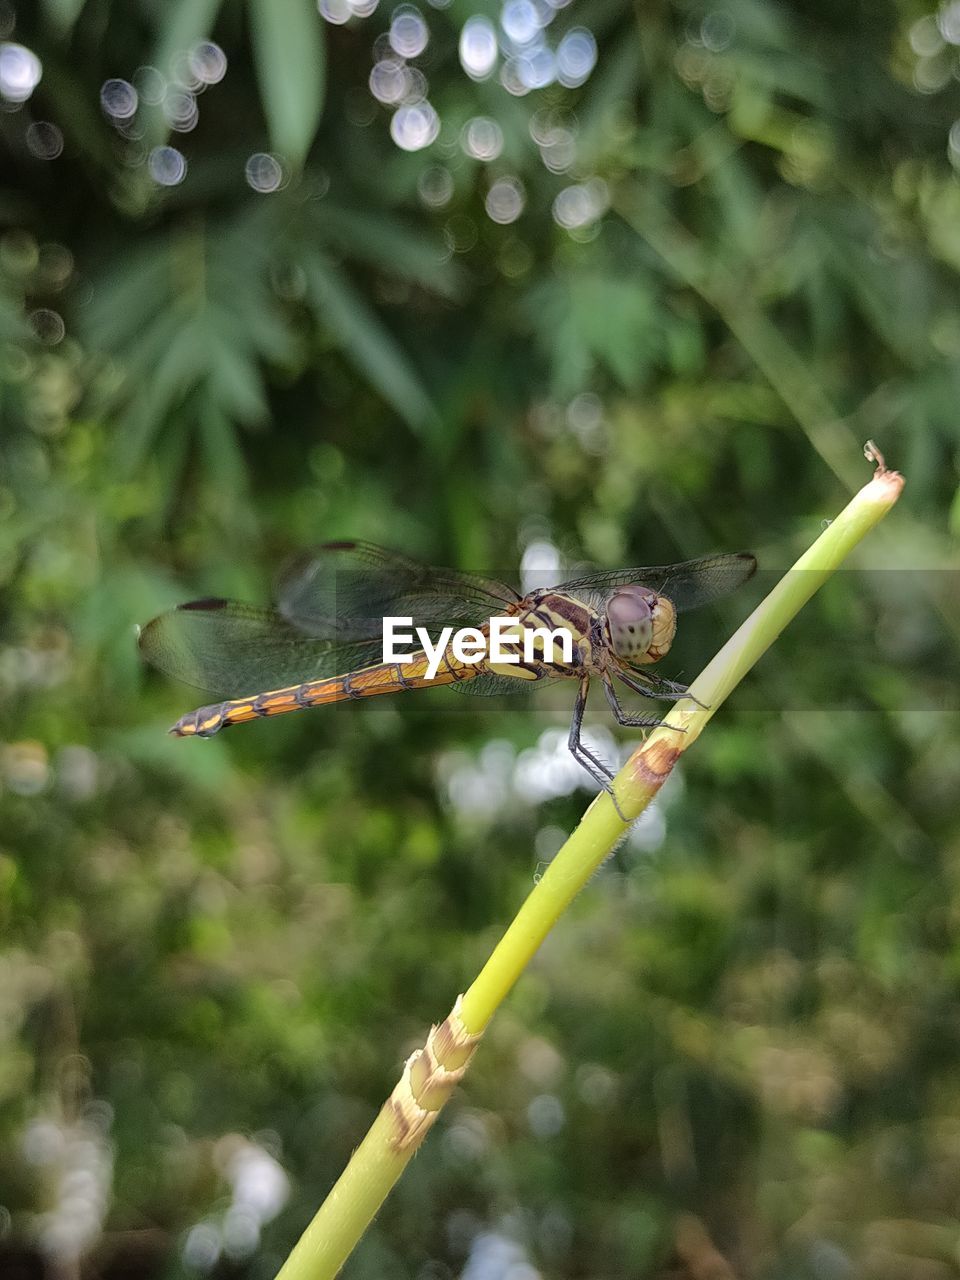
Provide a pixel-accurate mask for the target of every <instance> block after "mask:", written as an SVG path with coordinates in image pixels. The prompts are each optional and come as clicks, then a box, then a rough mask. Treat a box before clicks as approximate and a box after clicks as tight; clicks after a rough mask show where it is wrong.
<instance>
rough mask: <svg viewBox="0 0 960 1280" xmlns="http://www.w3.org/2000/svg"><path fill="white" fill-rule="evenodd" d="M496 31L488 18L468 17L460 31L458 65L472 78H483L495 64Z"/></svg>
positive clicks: (497, 50)
mask: <svg viewBox="0 0 960 1280" xmlns="http://www.w3.org/2000/svg"><path fill="white" fill-rule="evenodd" d="M498 53H499V48H498V45H497V33H496V31H495V30H494V26H493V23H492V22H491V21H490V19H489V18H484V17H480V16H476V17H473V18H468V20H467V21H466V22H465V23H464V25H463V30H462V31H461V32H460V65H461V66H462V67H463V69H464V71H466V73H467V75H468V76H470V78H471V79H473V80H485V79H486V78H487V77H488V76H489V75H491V74H492V72H493V69H494V67H495V66H496V65H497V56H498Z"/></svg>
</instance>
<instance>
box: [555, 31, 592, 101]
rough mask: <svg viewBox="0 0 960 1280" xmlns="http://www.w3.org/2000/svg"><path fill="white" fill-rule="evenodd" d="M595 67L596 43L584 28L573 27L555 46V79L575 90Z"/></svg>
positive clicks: (590, 33)
mask: <svg viewBox="0 0 960 1280" xmlns="http://www.w3.org/2000/svg"><path fill="white" fill-rule="evenodd" d="M596 65H597V42H596V40H595V39H594V37H593V33H592V32H590V31H588V30H587V28H586V27H573V28H572V29H571V30H570V31H568V32H567V34H566V35H565V36H564V37H563V39H562V40H561V41H560V43H559V45H558V46H557V78H558V80H559V81H560V83H561V84H562V85H564V86H566V88H568V89H575V88H577V86H578V85H581V84H583V82H584V81H585V80H586V79H587V78H588V76H589V75H590V72H591V71H592V70H593V68H594V67H595V66H596Z"/></svg>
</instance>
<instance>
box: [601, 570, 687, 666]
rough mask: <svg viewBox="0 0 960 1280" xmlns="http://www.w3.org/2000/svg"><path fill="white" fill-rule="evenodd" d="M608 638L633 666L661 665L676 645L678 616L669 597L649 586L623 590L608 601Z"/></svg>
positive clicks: (612, 645)
mask: <svg viewBox="0 0 960 1280" xmlns="http://www.w3.org/2000/svg"><path fill="white" fill-rule="evenodd" d="M606 629H607V638H608V641H609V644H610V647H611V649H612V650H613V652H614V653H615V654H616V655H617V657H618V658H622V659H623V661H624V662H628V663H630V665H631V666H635V667H638V666H643V665H644V664H646V663H650V662H659V661H660V659H661V658H662V657H663V655H664V654H665V653H666V652H667V650H668V649H669V648H670V646H671V644H672V643H673V637H674V635H675V634H676V630H677V614H676V610H675V609H674V607H673V605H672V604H671V602H670V601H669V600H668V599H667V598H666V596H658V595H657V593H656V592H655V591H651V590H650V588H649V587H641V586H629V587H622V588H621V589H620V590H619V591H616V592H614V594H613V595H612V596H611V597H610V599H609V600H608V601H607V616H606Z"/></svg>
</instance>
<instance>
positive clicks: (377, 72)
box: [370, 58, 410, 105]
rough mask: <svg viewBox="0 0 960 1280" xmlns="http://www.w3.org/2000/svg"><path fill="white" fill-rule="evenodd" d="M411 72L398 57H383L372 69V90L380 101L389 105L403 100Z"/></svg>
mask: <svg viewBox="0 0 960 1280" xmlns="http://www.w3.org/2000/svg"><path fill="white" fill-rule="evenodd" d="M409 81H410V73H409V71H408V69H407V68H406V67H405V66H404V64H403V63H402V62H399V61H397V59H396V58H381V59H380V61H379V62H375V63H374V64H373V67H372V69H371V71H370V92H371V93H372V94H373V96H374V97H375V98H376V100H377V101H378V102H383V103H385V104H387V105H392V104H394V103H398V102H402V101H403V98H404V96H405V94H406V92H407V86H408V84H409Z"/></svg>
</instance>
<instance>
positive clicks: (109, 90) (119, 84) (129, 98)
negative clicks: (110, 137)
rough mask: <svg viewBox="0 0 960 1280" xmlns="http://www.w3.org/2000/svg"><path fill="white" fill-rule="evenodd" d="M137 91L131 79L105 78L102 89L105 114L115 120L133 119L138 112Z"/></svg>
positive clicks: (101, 103)
mask: <svg viewBox="0 0 960 1280" xmlns="http://www.w3.org/2000/svg"><path fill="white" fill-rule="evenodd" d="M138 101H139V99H138V97H137V91H136V89H135V88H134V87H133V85H132V84H131V83H130V81H129V80H105V81H104V82H103V85H102V87H101V89H100V106H101V107H102V109H103V114H104V115H105V116H107V117H108V118H109V119H110V120H113V121H114V122H116V121H118V120H131V119H132V118H133V117H134V116H135V115H136V112H137V104H138Z"/></svg>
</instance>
